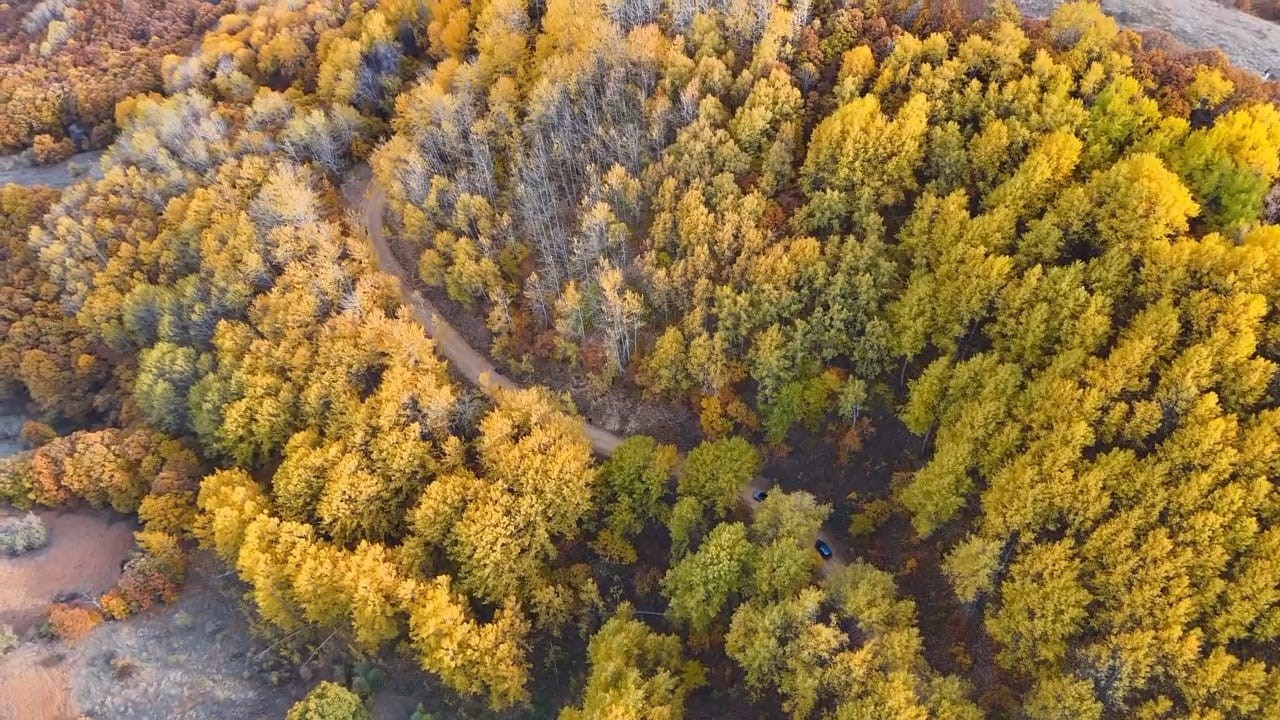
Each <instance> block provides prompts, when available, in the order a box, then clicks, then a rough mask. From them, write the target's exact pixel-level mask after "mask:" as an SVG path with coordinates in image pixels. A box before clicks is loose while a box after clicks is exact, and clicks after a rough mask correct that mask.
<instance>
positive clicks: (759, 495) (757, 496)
mask: <svg viewBox="0 0 1280 720" xmlns="http://www.w3.org/2000/svg"><path fill="white" fill-rule="evenodd" d="M767 497H769V493H767V492H765V491H764V490H756V491H755V492H753V493H751V499H752V500H755V501H756V502H764V499H765V498H767Z"/></svg>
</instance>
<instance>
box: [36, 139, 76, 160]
mask: <svg viewBox="0 0 1280 720" xmlns="http://www.w3.org/2000/svg"><path fill="white" fill-rule="evenodd" d="M31 151H32V154H33V155H35V160H36V164H38V165H51V164H53V163H56V162H61V161H63V160H66V159H67V158H69V157H71V156H72V155H74V154H75V153H76V146H75V143H73V142H71V140H69V139H68V138H62V139H61V140H55V139H54V138H53V136H52V135H37V136H35V138H34V142H33V143H32V144H31Z"/></svg>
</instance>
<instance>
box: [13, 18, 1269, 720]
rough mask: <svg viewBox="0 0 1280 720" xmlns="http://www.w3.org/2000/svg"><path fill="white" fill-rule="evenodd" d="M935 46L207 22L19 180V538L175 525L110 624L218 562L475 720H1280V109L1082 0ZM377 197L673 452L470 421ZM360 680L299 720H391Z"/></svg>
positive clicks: (535, 29) (323, 693)
mask: <svg viewBox="0 0 1280 720" xmlns="http://www.w3.org/2000/svg"><path fill="white" fill-rule="evenodd" d="M907 10H908V8H906V7H899V6H897V5H894V4H888V5H886V6H885V7H880V8H874V7H870V6H860V5H853V4H848V5H846V4H843V3H832V2H826V1H825V0H820V1H819V2H814V3H792V4H790V5H786V6H784V5H781V4H774V3H766V2H753V1H750V0H724V1H723V2H712V3H697V4H691V3H685V2H682V1H681V0H671V1H670V2H665V3H663V2H652V1H650V0H549V1H548V2H546V3H525V2H523V1H522V0H486V1H485V2H481V3H466V2H462V1H461V0H421V1H419V0H379V1H378V2H372V1H370V2H357V1H348V0H326V1H317V2H272V3H261V4H259V3H241V4H239V5H237V6H236V7H235V8H234V9H233V8H224V9H221V10H219V11H218V12H219V13H223V12H225V14H222V16H221V17H220V18H219V19H217V20H216V23H213V24H211V26H210V28H209V29H208V31H207V32H205V33H204V34H203V36H202V37H201V39H200V42H199V43H198V44H195V45H192V47H191V51H190V52H189V53H186V52H181V53H176V54H171V55H168V56H165V57H163V58H161V59H160V60H159V61H158V64H155V65H154V67H156V68H157V69H158V70H157V71H158V73H159V76H160V84H158V85H156V86H155V87H156V88H160V87H163V92H152V93H146V94H137V95H132V96H131V97H128V98H126V99H124V100H122V101H121V102H120V103H118V104H117V105H115V108H114V111H113V114H112V118H113V119H112V121H111V122H112V123H113V124H114V126H116V127H118V134H116V135H115V136H114V138H113V140H112V141H111V144H110V147H109V149H108V151H107V153H106V155H105V156H104V159H103V171H104V172H103V176H102V177H101V178H100V179H95V180H93V181H91V182H85V183H81V184H78V185H75V186H72V187H70V188H68V189H66V190H65V191H64V192H62V193H60V194H59V193H58V192H55V191H49V190H45V189H39V188H19V187H16V186H9V187H6V188H4V189H3V191H0V192H2V193H3V195H0V234H2V236H3V239H4V244H3V245H2V246H0V250H2V251H3V252H4V257H3V259H4V261H5V262H4V263H3V265H0V267H2V268H3V269H2V270H0V330H3V334H4V337H5V340H4V343H3V344H2V345H0V398H13V399H16V400H18V401H20V402H23V403H25V404H26V405H27V406H29V407H30V408H31V410H32V412H33V413H35V414H37V415H39V416H40V421H38V422H32V423H29V424H28V425H27V427H25V428H24V431H23V436H24V439H25V441H26V442H27V444H28V445H29V446H30V447H31V449H30V450H29V451H28V452H26V453H24V454H22V455H19V456H15V457H13V458H10V459H7V460H3V461H0V499H3V500H5V501H7V502H9V503H11V504H14V505H16V506H18V507H27V506H30V505H33V504H35V505H43V506H51V507H61V506H68V505H74V504H77V503H87V504H90V505H94V506H103V505H109V506H111V507H112V508H114V509H116V510H117V511H120V512H125V513H131V514H136V515H137V517H138V519H139V521H140V522H141V525H142V528H143V529H142V530H141V531H140V532H139V533H138V535H137V541H138V546H139V550H138V553H137V554H136V556H135V558H134V559H133V560H131V561H130V563H129V565H128V567H127V568H126V572H125V575H124V577H123V578H122V579H121V582H120V585H119V586H118V587H117V588H115V589H113V590H111V591H110V592H108V593H107V594H105V595H103V596H102V597H101V598H98V599H97V603H96V605H97V606H99V607H101V609H102V611H103V612H104V613H105V614H106V615H107V616H109V617H111V618H115V619H122V618H126V617H128V616H129V615H131V614H134V613H137V612H140V611H144V610H146V609H147V608H148V607H150V606H151V605H152V604H154V603H156V602H164V601H166V600H170V599H172V598H173V597H174V596H175V594H176V593H178V592H180V586H181V582H182V579H183V575H184V572H185V567H186V562H187V556H188V553H189V551H190V549H191V548H192V547H195V546H197V545H198V546H201V547H204V548H207V549H209V550H212V551H213V552H214V553H216V555H217V556H218V557H219V558H221V560H222V561H223V562H225V563H226V564H227V566H228V568H229V569H231V570H233V571H234V572H235V573H236V574H237V575H238V576H239V578H240V579H241V580H243V581H244V582H245V583H246V587H247V593H246V605H247V606H248V607H249V608H251V609H252V612H253V613H255V616H256V617H257V618H258V619H260V621H261V625H262V626H263V627H264V628H265V629H266V631H267V632H269V633H272V634H273V635H275V636H278V637H279V638H280V639H281V644H282V648H283V652H285V653H292V655H291V657H293V658H294V660H295V661H296V662H298V663H299V664H302V665H306V664H307V663H308V662H309V661H310V660H311V659H312V658H315V657H316V655H317V654H318V653H319V652H320V650H321V649H323V648H325V647H328V648H329V651H330V652H333V651H334V649H335V648H340V649H341V652H343V653H347V654H349V655H350V657H354V658H361V659H363V658H379V657H386V656H387V655H388V654H396V655H397V656H400V657H406V658H409V659H411V660H412V661H413V662H414V663H415V664H416V665H417V666H418V667H420V668H421V670H422V671H423V672H425V673H428V674H430V675H431V676H433V677H434V678H436V679H437V680H438V681H439V682H440V683H441V684H442V685H443V687H446V688H448V691H447V692H446V691H441V692H439V693H436V694H435V695H434V696H433V697H431V698H429V699H425V700H424V702H426V703H427V704H428V705H429V706H430V709H431V710H432V711H434V712H438V713H442V714H444V716H448V717H453V716H458V715H464V714H466V715H484V714H487V713H497V714H503V713H506V714H514V715H524V716H552V715H558V716H559V717H561V718H563V719H564V720H575V719H578V718H583V719H585V718H599V717H621V718H652V719H654V720H656V719H658V718H664V719H669V718H678V717H683V716H685V714H686V709H688V712H689V713H690V714H693V713H699V714H700V715H705V714H711V715H715V714H716V713H717V712H725V709H726V708H731V709H732V712H735V713H739V714H744V715H750V716H759V717H787V718H795V719H796V720H804V719H806V718H817V717H822V718H839V719H845V718H920V719H924V718H940V719H941V718H946V719H948V720H950V719H952V718H958V719H961V720H963V719H966V718H975V719H976V718H981V717H993V718H996V717H999V718H1005V717H1012V718H1026V719H1027V720H1067V719H1071V720H1101V719H1103V718H1107V719H1110V718H1143V719H1147V720H1156V719H1160V718H1175V717H1198V718H1206V719H1207V718H1222V719H1224V720H1226V719H1231V720H1237V719H1240V720H1243V719H1244V718H1250V719H1252V718H1263V719H1268V720H1269V719H1273V718H1277V717H1280V716H1278V715H1277V713H1280V707H1278V706H1277V704H1276V703H1275V702H1274V699H1275V698H1276V697H1280V665H1277V663H1280V657H1278V656H1277V654H1276V648H1277V641H1278V639H1280V561H1277V560H1276V558H1277V557H1280V491H1278V490H1277V488H1276V487H1275V484H1274V482H1275V481H1274V478H1275V477H1276V476H1277V474H1278V473H1280V397H1278V396H1277V390H1278V388H1280V385H1278V384H1277V381H1276V379H1277V366H1276V363H1277V361H1278V360H1280V346H1278V345H1277V341H1278V340H1280V333H1278V330H1277V328H1278V327H1280V326H1278V325H1277V319H1278V318H1280V315H1277V307H1280V265H1277V261H1276V257H1277V253H1278V252H1280V225H1277V223H1280V189H1278V188H1280V185H1277V181H1278V180H1280V105H1278V104H1277V103H1278V101H1280V85H1277V84H1276V83H1266V82H1264V81H1262V80H1261V79H1259V78H1258V77H1256V76H1254V75H1251V74H1249V73H1246V72H1243V71H1240V70H1238V69H1235V68H1233V67H1231V66H1230V65H1229V64H1227V62H1226V61H1225V59H1224V58H1223V57H1222V56H1221V55H1220V54H1216V53H1196V54H1175V53H1171V52H1169V51H1166V50H1164V49H1162V48H1160V47H1146V46H1144V44H1143V40H1142V38H1141V37H1140V36H1138V35H1136V34H1134V33H1131V32H1128V31H1121V30H1120V29H1119V28H1118V27H1117V25H1116V23H1115V22H1114V21H1113V20H1112V19H1110V18H1108V17H1106V16H1105V15H1104V14H1103V13H1102V12H1101V11H1100V9H1099V8H1098V7H1097V6H1096V5H1092V4H1087V3H1070V4H1066V5H1063V6H1062V7H1060V8H1059V9H1058V10H1057V11H1055V13H1054V14H1053V16H1052V17H1051V18H1049V19H1047V20H1029V19H1024V18H1022V17H1020V16H1019V15H1018V13H1017V11H1016V10H1015V9H1014V8H1013V6H1012V5H1011V4H1010V3H1007V2H1000V3H995V4H994V5H993V6H992V7H991V8H990V9H989V10H988V11H987V12H985V13H984V14H982V16H981V17H978V18H966V16H965V15H964V13H962V12H960V9H959V7H958V6H957V5H956V4H954V3H949V2H942V3H927V4H925V5H924V7H923V8H910V10H911V12H907ZM27 12H31V11H30V10H28V11H27ZM15 142H16V143H17V144H21V142H20V141H15ZM361 163H367V164H368V166H369V168H370V169H371V170H372V175H373V183H374V184H375V186H376V189H377V190H378V191H379V192H382V193H385V195H386V197H387V198H388V205H387V212H386V216H385V218H384V220H385V221H386V222H385V229H386V230H387V231H388V232H389V234H390V236H391V238H392V239H393V242H394V243H395V244H396V247H397V251H398V254H399V255H400V256H401V257H406V258H411V259H413V260H414V261H415V262H416V270H417V274H418V276H419V280H420V281H421V283H422V284H423V286H424V288H427V290H428V292H433V293H438V294H439V295H441V296H443V297H447V298H448V299H449V300H450V301H451V302H452V303H454V304H455V305H454V306H453V307H454V308H455V311H457V312H463V313H466V314H468V315H469V316H471V317H472V318H473V321H475V320H474V319H479V321H481V322H483V323H484V324H485V327H486V329H487V330H488V337H489V338H490V340H491V344H490V347H489V348H486V350H487V351H488V352H489V353H490V354H492V355H493V356H494V357H495V358H497V359H499V360H501V361H502V362H504V363H506V364H507V365H508V366H509V367H513V368H524V369H525V370H526V371H527V372H528V373H529V374H530V375H532V377H534V378H535V379H536V378H537V377H538V371H537V369H538V368H539V367H557V368H562V369H563V370H562V371H561V372H569V373H573V374H577V375H579V376H580V377H582V378H585V379H586V382H587V384H588V385H589V386H590V387H591V388H594V390H595V391H596V392H599V393H602V394H603V393H615V394H617V393H621V394H623V395H625V396H629V397H634V398H645V399H648V400H650V401H654V402H658V401H661V402H671V403H679V404H682V405H685V406H687V407H689V408H690V410H691V412H692V413H693V414H694V415H695V416H696V417H697V437H692V438H689V442H687V443H682V446H683V447H685V448H687V451H682V450H681V449H678V448H676V447H674V446H672V445H667V444H663V443H661V442H658V441H657V440H654V439H652V438H649V437H644V436H633V437H629V438H627V439H626V440H625V442H623V443H622V445H621V446H620V447H619V448H618V449H617V450H616V451H615V452H614V453H613V454H612V455H611V456H609V457H596V456H594V455H593V454H592V451H591V445H590V443H589V442H588V439H587V437H586V435H585V433H584V425H583V422H582V418H581V417H580V416H579V414H578V412H577V410H576V408H575V407H574V405H573V403H572V402H571V401H570V400H569V399H568V398H567V397H566V396H564V395H562V394H559V393H556V392H554V391H552V390H549V389H547V388H545V387H539V386H534V387H528V388H524V389H518V390H509V391H491V393H490V394H485V393H482V392H479V391H478V390H477V389H475V388H469V387H467V386H466V385H465V384H464V383H462V382H460V381H459V379H458V377H457V375H455V374H453V373H451V371H450V368H449V367H448V365H447V364H446V363H445V362H444V361H443V360H442V359H441V358H440V356H439V355H438V351H437V348H436V347H435V345H434V343H433V341H432V340H431V338H430V337H428V336H427V334H426V333H425V332H424V330H423V327H422V326H421V325H419V324H418V323H417V322H415V320H414V319H413V317H412V316H411V315H410V314H409V313H407V312H406V311H405V310H404V308H402V307H401V305H400V297H401V296H400V293H399V292H398V291H397V288H396V285H395V283H396V282H397V280H396V279H395V278H393V277H391V276H389V275H387V274H384V273H382V272H379V270H378V268H377V267H376V266H375V263H374V261H373V257H374V254H373V252H372V250H371V248H370V246H369V243H368V238H367V237H366V235H365V233H366V228H365V227H364V226H363V224H362V219H361V218H360V217H359V213H358V212H356V209H355V208H351V207H348V206H347V205H346V203H345V202H344V199H343V197H342V194H341V192H340V188H341V187H342V186H343V183H344V181H345V180H346V179H347V177H348V175H349V174H350V173H351V172H353V169H354V168H356V167H357V166H358V165H360V164H361ZM762 473H767V474H768V475H770V476H771V477H772V479H773V480H775V481H777V487H773V488H771V489H770V490H769V492H768V495H767V497H763V498H759V499H757V500H753V501H752V502H751V503H749V504H745V505H744V503H743V502H742V498H743V494H744V489H745V488H748V487H750V486H752V483H754V482H758V480H757V478H758V477H759V476H760V475H761V474H762ZM820 532H825V533H826V534H827V536H835V537H837V538H838V539H839V541H840V544H841V546H842V548H841V549H842V550H846V549H847V551H845V552H841V553H840V555H841V556H847V557H844V559H847V560H849V562H848V564H847V565H845V564H844V563H843V562H842V561H841V560H840V559H836V560H834V561H829V562H825V563H824V561H823V560H822V559H821V558H820V556H819V555H818V554H817V553H815V551H814V543H815V540H817V538H818V536H819V533H820ZM922 628H923V629H925V631H924V632H922ZM925 632H927V634H928V637H927V638H926V635H925ZM310 672H311V669H308V673H310ZM346 679H349V678H346ZM334 680H336V681H339V682H331V681H334ZM343 680H345V679H344V678H338V677H327V678H324V682H320V683H319V684H317V685H316V687H315V689H314V691H313V692H312V694H311V695H309V696H308V698H307V699H306V700H304V701H303V702H302V703H300V704H299V705H298V706H296V707H295V708H294V709H293V710H292V711H291V712H290V714H289V717H290V718H292V719H295V720H303V719H306V718H314V717H340V718H359V717H364V716H365V715H366V714H367V712H368V711H367V709H366V708H365V704H364V697H363V696H364V695H367V690H368V688H367V687H363V686H358V684H357V683H355V682H354V681H351V682H347V683H344V682H341V681H343ZM348 686H350V687H348ZM485 708H487V709H485ZM425 712H426V710H425V709H424V710H423V714H425Z"/></svg>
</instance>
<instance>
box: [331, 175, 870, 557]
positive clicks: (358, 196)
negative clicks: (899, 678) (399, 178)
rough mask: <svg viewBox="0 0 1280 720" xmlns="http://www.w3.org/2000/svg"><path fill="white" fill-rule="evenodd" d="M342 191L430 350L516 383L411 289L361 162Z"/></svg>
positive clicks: (600, 431) (601, 446)
mask: <svg viewBox="0 0 1280 720" xmlns="http://www.w3.org/2000/svg"><path fill="white" fill-rule="evenodd" d="M343 196H344V198H345V199H346V202H347V203H348V205H349V207H351V208H352V209H353V210H355V211H356V213H358V215H359V216H360V220H361V223H362V224H363V225H364V228H365V232H366V233H367V234H368V236H369V242H370V244H371V245H372V246H373V252H374V257H375V258H376V259H377V263H378V269H380V270H381V271H382V272H385V273H387V274H389V275H392V276H393V277H395V278H396V280H397V281H398V286H399V292H400V300H401V302H403V303H404V305H405V307H407V308H409V311H410V313H411V314H412V316H413V318H414V319H415V320H417V321H418V323H419V324H420V325H422V329H423V330H425V331H426V333H427V336H428V337H430V338H431V339H432V340H433V341H435V344H436V349H437V350H439V352H440V354H441V355H444V357H445V359H447V360H448V361H449V363H450V364H452V365H453V367H454V368H455V369H456V370H457V372H458V373H459V374H461V375H462V376H463V378H465V379H466V380H467V382H469V383H471V384H473V385H475V386H476V387H478V388H480V389H481V390H482V391H483V392H484V393H485V394H492V391H493V388H495V387H497V388H503V389H514V388H517V387H519V385H517V384H516V383H515V382H514V381H512V380H511V379H510V378H508V377H507V376H505V375H503V374H502V373H501V372H499V371H498V368H497V367H496V366H495V365H494V364H493V363H492V362H491V361H490V360H489V358H487V357H485V356H484V355H482V354H481V353H480V352H479V351H478V350H476V349H475V348H473V347H471V345H470V344H468V343H467V341H466V340H464V339H463V338H462V336H461V335H459V334H458V331H457V330H455V329H454V328H453V326H452V325H450V324H449V322H448V321H447V320H445V319H444V316H443V315H441V314H440V312H439V311H438V310H436V308H435V306H434V305H432V304H431V301H430V300H428V299H426V298H425V297H423V295H422V293H421V292H418V291H417V290H414V289H412V288H413V280H412V276H411V275H409V273H408V272H407V271H406V270H405V268H404V266H403V265H401V264H400V261H399V260H398V259H397V258H396V256H395V254H394V253H392V252H391V247H390V246H389V245H388V244H387V239H386V236H385V235H384V233H383V232H382V224H383V212H384V211H385V209H386V204H387V196H386V193H384V192H383V191H382V189H381V188H379V187H378V186H377V184H376V183H373V182H370V179H369V171H368V168H367V167H364V166H362V167H360V168H358V169H357V170H355V171H354V172H353V173H352V177H351V179H350V180H349V181H348V183H347V185H346V187H345V188H344V190H343ZM583 425H584V429H585V432H586V435H587V440H588V441H590V443H591V449H592V450H594V451H595V452H596V454H598V455H601V456H603V457H609V456H610V455H613V451H614V450H616V449H617V448H618V446H619V445H621V444H622V438H621V437H619V436H618V435H616V434H614V433H612V432H609V431H608V430H606V429H604V428H602V427H599V426H597V425H592V424H591V423H589V422H586V421H584V422H583ZM767 489H768V487H767V486H766V484H765V482H764V480H763V479H762V478H756V479H755V481H754V482H752V484H751V485H750V486H748V487H745V488H743V489H742V491H741V492H740V493H739V496H738V497H739V500H740V501H741V503H742V504H743V505H744V506H745V507H746V508H747V509H748V510H749V511H754V510H755V504H756V503H755V501H754V500H752V499H751V495H752V494H753V493H754V492H755V491H756V490H767ZM818 537H819V538H820V539H821V540H822V541H823V542H825V543H827V545H829V546H830V547H831V550H832V552H833V553H834V556H833V557H832V558H831V559H830V560H827V561H826V562H824V563H822V565H821V567H820V568H819V569H820V572H821V574H822V575H823V576H824V577H825V576H827V575H829V574H831V573H833V572H835V571H836V570H837V569H839V568H843V567H844V566H845V564H846V561H845V553H844V552H842V550H841V547H840V545H838V544H836V542H835V538H834V536H833V535H832V534H831V533H830V532H828V531H826V530H823V531H821V532H819V533H818Z"/></svg>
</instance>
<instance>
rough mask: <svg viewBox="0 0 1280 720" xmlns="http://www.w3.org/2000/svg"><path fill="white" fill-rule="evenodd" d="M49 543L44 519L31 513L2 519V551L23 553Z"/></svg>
mask: <svg viewBox="0 0 1280 720" xmlns="http://www.w3.org/2000/svg"><path fill="white" fill-rule="evenodd" d="M48 544H49V533H48V532H47V531H46V530H45V528H44V521H42V520H41V519H40V518H38V517H36V516H35V515H33V514H31V513H27V514H26V515H25V516H24V517H20V518H16V517H10V518H5V519H3V520H0V553H4V554H5V555H11V556H12V555H21V554H23V553H26V552H31V551H32V550H39V549H40V548H42V547H44V546H45V545H48Z"/></svg>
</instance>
